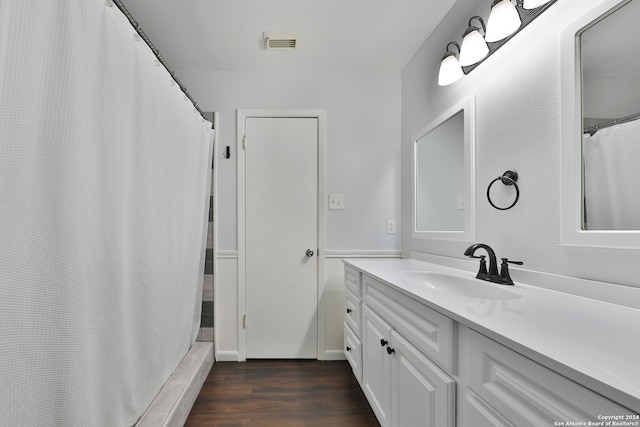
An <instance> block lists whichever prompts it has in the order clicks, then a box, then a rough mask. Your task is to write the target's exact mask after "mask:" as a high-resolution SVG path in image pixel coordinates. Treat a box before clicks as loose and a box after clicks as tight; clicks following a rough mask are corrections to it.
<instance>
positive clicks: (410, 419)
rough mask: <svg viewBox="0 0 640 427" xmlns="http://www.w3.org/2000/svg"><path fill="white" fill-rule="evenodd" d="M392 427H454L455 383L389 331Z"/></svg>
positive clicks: (399, 336) (406, 342) (427, 359)
mask: <svg viewBox="0 0 640 427" xmlns="http://www.w3.org/2000/svg"><path fill="white" fill-rule="evenodd" d="M389 346H390V349H391V351H392V353H391V354H390V358H391V360H392V362H391V424H390V425H391V426H394V427H411V426H416V427H417V426H421V427H422V426H424V427H454V426H455V398H456V388H455V387H456V383H455V381H454V379H453V378H451V377H450V376H448V375H447V374H446V373H445V372H444V371H443V370H442V369H440V368H439V367H438V366H437V365H436V364H435V363H434V362H433V361H431V360H430V359H429V358H428V357H427V356H425V355H424V354H423V353H421V352H420V351H419V350H418V349H417V348H416V347H414V346H413V345H412V344H411V343H409V342H408V341H407V340H406V339H404V338H403V337H402V336H401V335H400V334H398V333H397V332H396V331H391V337H390V340H389Z"/></svg>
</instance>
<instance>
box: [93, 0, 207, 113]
mask: <svg viewBox="0 0 640 427" xmlns="http://www.w3.org/2000/svg"><path fill="white" fill-rule="evenodd" d="M105 4H106V5H107V6H109V7H110V6H112V5H114V4H115V5H116V7H117V8H118V9H120V12H122V13H123V15H124V16H125V17H126V18H127V19H128V20H129V23H130V24H131V26H132V27H133V29H134V30H136V32H137V33H138V35H139V36H140V38H141V39H142V40H144V42H145V43H146V44H147V45H148V46H149V48H150V49H151V51H152V52H153V54H154V55H155V57H156V59H157V60H158V62H160V64H162V66H163V67H164V68H165V70H167V72H168V73H169V75H170V76H171V78H172V79H173V80H174V81H175V82H176V83H177V84H178V86H179V87H180V90H181V91H182V93H184V95H185V96H186V97H187V98H189V101H191V103H192V104H193V107H194V108H195V109H196V110H197V111H198V113H200V115H201V116H202V118H203V119H205V120H207V121H208V120H209V119H207V118H206V117H205V115H204V113H203V112H202V110H201V109H200V107H198V103H197V102H196V101H195V100H194V99H193V98H192V97H191V95H190V94H189V93H188V92H187V88H186V87H184V86H183V85H182V83H180V80H178V78H177V77H176V73H175V71H173V70H171V68H169V66H168V65H167V63H166V62H165V60H164V58H163V57H162V55H160V51H159V50H158V49H157V48H156V47H155V46H154V45H153V43H152V42H151V40H150V39H149V37H148V36H147V35H146V34H145V32H144V31H142V28H141V27H140V23H138V21H136V20H135V19H134V18H133V15H132V14H131V12H129V10H128V9H127V8H126V7H125V5H124V4H122V0H105Z"/></svg>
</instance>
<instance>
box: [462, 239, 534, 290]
mask: <svg viewBox="0 0 640 427" xmlns="http://www.w3.org/2000/svg"><path fill="white" fill-rule="evenodd" d="M478 249H484V250H485V251H487V254H488V255H489V271H487V263H486V261H485V256H484V255H480V256H476V255H475V252H476V250H478ZM464 255H465V256H468V257H469V258H480V269H479V270H478V274H477V275H476V279H480V280H485V281H487V282H492V283H499V284H501V285H513V280H511V276H510V275H509V264H517V265H522V264H523V263H522V261H509V260H508V259H507V258H501V259H502V265H501V266H500V273H498V261H497V258H496V253H495V252H494V251H493V249H491V247H490V246H489V245H485V244H484V243H476V244H475V245H471V246H469V247H468V248H467V250H465V251H464Z"/></svg>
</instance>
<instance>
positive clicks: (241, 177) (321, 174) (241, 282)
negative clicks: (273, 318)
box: [236, 109, 326, 362]
mask: <svg viewBox="0 0 640 427" xmlns="http://www.w3.org/2000/svg"><path fill="white" fill-rule="evenodd" d="M236 113H237V114H236V119H237V121H236V144H237V145H236V147H237V150H236V152H237V155H236V157H237V172H238V174H237V185H238V199H237V215H238V221H237V224H238V229H237V236H238V300H237V301H238V311H237V313H238V319H237V325H238V361H239V362H243V361H245V360H246V341H245V321H244V320H245V315H246V242H245V225H246V222H245V197H246V182H245V151H244V135H245V120H246V119H248V118H315V119H317V120H318V189H317V191H318V224H317V229H318V248H317V250H318V253H317V256H318V272H317V274H318V276H317V280H318V290H317V300H318V308H317V310H318V311H317V325H318V331H317V340H318V343H317V358H318V360H325V359H326V357H325V304H324V298H323V295H324V290H325V287H326V283H325V234H326V233H325V227H326V221H325V207H326V203H325V199H326V197H325V126H326V118H325V117H326V113H325V111H324V110H321V109H304V110H288V109H276V110H261V109H239V110H237V112H236Z"/></svg>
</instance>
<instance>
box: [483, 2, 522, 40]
mask: <svg viewBox="0 0 640 427" xmlns="http://www.w3.org/2000/svg"><path fill="white" fill-rule="evenodd" d="M521 24H522V21H520V15H519V14H518V11H517V10H516V7H515V6H514V5H513V3H511V0H495V1H494V2H493V4H492V5H491V15H489V21H487V34H486V35H485V37H484V39H485V40H486V41H488V42H497V41H499V40H502V39H504V38H507V37H509V36H510V35H511V34H513V33H515V32H516V31H517V30H518V28H520V25H521Z"/></svg>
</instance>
